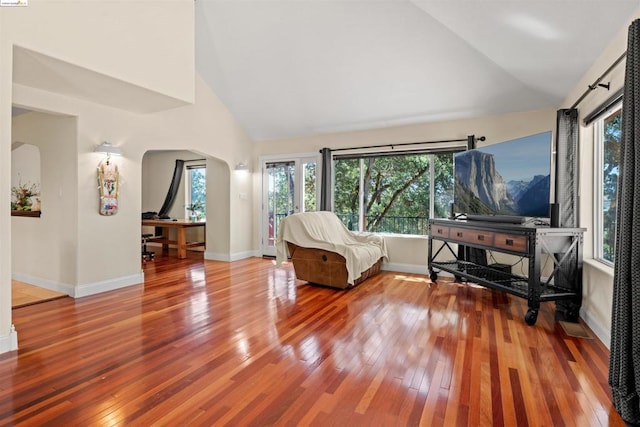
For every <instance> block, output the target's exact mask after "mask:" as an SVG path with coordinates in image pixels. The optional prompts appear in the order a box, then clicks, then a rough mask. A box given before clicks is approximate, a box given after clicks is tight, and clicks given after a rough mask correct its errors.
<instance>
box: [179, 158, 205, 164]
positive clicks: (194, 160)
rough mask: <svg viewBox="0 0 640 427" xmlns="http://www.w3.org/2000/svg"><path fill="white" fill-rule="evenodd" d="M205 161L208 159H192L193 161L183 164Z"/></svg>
mask: <svg viewBox="0 0 640 427" xmlns="http://www.w3.org/2000/svg"><path fill="white" fill-rule="evenodd" d="M203 160H207V159H191V160H183V162H185V163H186V162H201V161H203Z"/></svg>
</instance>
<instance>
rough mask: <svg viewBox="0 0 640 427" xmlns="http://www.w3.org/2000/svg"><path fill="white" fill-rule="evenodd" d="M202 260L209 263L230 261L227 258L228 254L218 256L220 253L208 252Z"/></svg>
mask: <svg viewBox="0 0 640 427" xmlns="http://www.w3.org/2000/svg"><path fill="white" fill-rule="evenodd" d="M204 259H207V260H209V261H225V262H230V261H231V257H230V256H229V254H220V253H216V252H209V251H205V253H204Z"/></svg>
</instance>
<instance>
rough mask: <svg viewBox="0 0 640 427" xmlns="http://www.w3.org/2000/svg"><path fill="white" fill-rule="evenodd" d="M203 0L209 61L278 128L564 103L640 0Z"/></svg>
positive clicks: (239, 112)
mask: <svg viewBox="0 0 640 427" xmlns="http://www.w3.org/2000/svg"><path fill="white" fill-rule="evenodd" d="M195 5H196V6H195V7H196V18H195V19H196V66H197V69H198V72H199V73H200V74H201V75H202V77H203V78H204V80H205V81H206V82H207V83H208V84H209V85H210V87H211V88H212V89H213V90H214V92H215V93H216V94H217V95H218V96H219V97H220V98H221V100H222V101H223V102H224V103H225V104H226V105H227V107H228V108H229V109H230V110H231V112H232V113H233V114H234V116H235V117H236V118H237V120H238V121H239V122H240V124H241V125H242V126H243V127H244V128H245V129H246V130H247V131H248V132H249V134H250V135H251V136H252V137H253V138H254V139H256V140H268V139H275V138H286V137H294V136H306V135H312V134H319V133H326V132H335V131H345V130H356V129H370V128H379V127H385V126H393V125H400V124H409V123H420V122H432V121H442V120H450V119H457V118H466V117H477V116H484V115H489V114H498V113H503V112H513V111H527V110H533V109H542V108H556V107H560V103H561V102H562V100H563V99H564V98H565V97H566V96H567V95H568V93H569V91H570V90H571V89H572V88H573V87H574V86H575V85H576V83H577V82H578V80H579V79H580V78H581V77H582V76H583V75H584V74H585V72H586V71H587V69H588V68H589V67H590V66H591V64H592V63H593V62H594V61H595V59H596V58H597V57H598V56H599V55H600V54H601V53H602V51H603V50H604V48H605V47H606V46H607V44H608V43H609V42H610V41H611V39H612V38H613V36H614V35H615V34H616V33H617V32H618V31H620V29H621V28H622V27H623V25H624V24H625V22H627V21H628V20H629V19H630V17H631V16H632V14H633V13H634V11H635V10H636V9H637V8H638V6H640V0H528V1H524V0H502V1H495V0H494V1H492V0H475V1H470V0H446V1H445V0H437V1H436V0H432V1H424V0H413V1H411V0H386V1H384V0H335V1H327V0H307V1H296V0H254V1H251V0H245V1H224V0H197V1H196V3H195ZM620 53H622V52H620ZM603 71H604V70H603ZM585 89H586V88H585ZM565 107H566V106H565Z"/></svg>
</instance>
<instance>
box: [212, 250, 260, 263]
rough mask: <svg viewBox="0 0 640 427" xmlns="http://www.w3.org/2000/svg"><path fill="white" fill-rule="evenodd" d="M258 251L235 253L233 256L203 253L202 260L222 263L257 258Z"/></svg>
mask: <svg viewBox="0 0 640 427" xmlns="http://www.w3.org/2000/svg"><path fill="white" fill-rule="evenodd" d="M259 256H260V251H245V252H236V253H234V254H221V253H216V252H208V251H207V252H205V253H204V259H208V260H211V261H224V262H232V261H239V260H241V259H245V258H251V257H259Z"/></svg>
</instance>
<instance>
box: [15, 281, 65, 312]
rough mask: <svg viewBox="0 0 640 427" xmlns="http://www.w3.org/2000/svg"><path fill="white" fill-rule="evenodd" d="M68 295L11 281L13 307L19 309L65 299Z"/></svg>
mask: <svg viewBox="0 0 640 427" xmlns="http://www.w3.org/2000/svg"><path fill="white" fill-rule="evenodd" d="M66 296H67V294H64V293H62V292H56V291H52V290H50V289H45V288H41V287H39V286H33V285H30V284H29V283H24V282H19V281H17V280H12V281H11V307H12V308H18V307H24V306H25V305H31V304H38V303H41V302H45V301H51V300H54V299H57V298H64V297H66Z"/></svg>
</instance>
